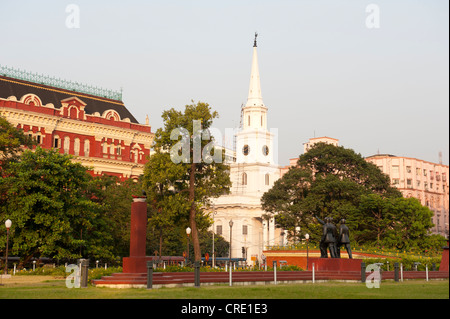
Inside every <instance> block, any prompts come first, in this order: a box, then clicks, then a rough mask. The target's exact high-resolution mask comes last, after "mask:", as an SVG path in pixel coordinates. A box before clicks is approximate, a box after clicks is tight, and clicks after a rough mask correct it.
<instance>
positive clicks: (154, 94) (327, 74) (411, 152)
mask: <svg viewBox="0 0 450 319" xmlns="http://www.w3.org/2000/svg"><path fill="white" fill-rule="evenodd" d="M71 3H73V4H76V5H78V7H79V8H80V28H77V29H69V28H67V27H66V24H65V21H66V18H67V16H68V15H69V13H66V11H65V9H66V6H67V5H68V4H71ZM370 3H374V4H377V5H378V7H379V8H380V28H378V29H369V28H367V27H366V23H365V21H366V18H367V16H368V14H369V13H366V6H367V5H369V4H370ZM448 9H449V8H448V1H445V0H434V1H430V0H427V1H425V0H423V1H413V0H409V1H401V0H396V1H363V0H358V1H356V0H353V1H351V0H332V1H325V0H323V1H320V0H309V1H300V0H297V1H293V0H292V1H288V0H284V1H283V0H281V1H280V0H278V1H249V0H239V1H237V0H236V1H233V0H231V1H220V2H219V1H200V0H198V1H188V0H178V1H175V0H174V1H167V0H166V1H162V0H161V1H136V0H135V1H77V0H73V1H20V0H17V1H2V2H0V15H1V19H0V64H1V65H7V66H13V67H17V68H21V69H25V70H28V71H33V72H39V73H44V74H48V75H54V76H57V77H60V78H65V79H69V80H74V81H79V82H84V83H88V84H93V85H97V86H101V87H105V88H109V89H116V90H119V89H120V88H121V87H122V88H123V99H124V102H125V105H126V106H127V108H128V109H129V110H130V111H131V112H132V113H133V115H134V116H135V117H136V118H137V120H138V121H139V122H141V123H144V122H145V115H146V114H148V115H149V118H150V124H151V125H152V127H153V130H154V131H156V129H157V128H158V127H161V125H162V120H161V113H162V111H163V110H165V109H167V108H170V107H175V108H178V109H182V108H183V107H184V105H185V104H188V103H190V100H191V99H194V100H195V101H204V102H208V103H209V104H210V105H211V106H212V107H213V109H215V110H217V111H218V112H219V114H220V119H218V120H217V121H216V122H215V126H216V127H217V128H219V129H220V130H222V131H223V132H224V129H225V128H227V127H235V126H237V125H238V124H239V115H240V106H241V104H242V103H244V102H245V101H246V98H247V93H248V84H249V77H250V67H251V64H250V63H251V54H252V44H253V34H254V32H255V31H258V33H259V37H258V57H259V68H260V76H261V87H262V95H263V99H264V102H265V104H266V106H268V108H269V112H268V126H269V127H272V128H278V132H279V140H278V142H279V146H278V148H279V156H278V158H279V163H280V164H282V165H286V164H287V163H288V160H289V158H293V157H297V156H298V155H299V154H302V153H303V143H304V142H307V141H308V139H309V138H311V137H314V134H315V136H316V137H318V136H324V135H326V136H330V137H334V138H337V139H339V140H340V143H341V145H343V146H345V147H348V148H352V149H354V150H355V151H356V152H358V153H361V154H362V155H363V156H370V155H373V154H376V153H377V152H378V151H379V152H380V153H389V154H394V155H398V156H408V157H415V158H419V159H423V160H427V161H431V162H438V161H439V158H438V153H439V151H442V153H443V162H444V164H446V165H448V163H449V93H448V92H449V91H448V85H449V80H448V79H449V73H448V72H449V71H448V70H449V64H448V61H449V42H448V36H449V34H448V30H449V15H448V11H449V10H448Z"/></svg>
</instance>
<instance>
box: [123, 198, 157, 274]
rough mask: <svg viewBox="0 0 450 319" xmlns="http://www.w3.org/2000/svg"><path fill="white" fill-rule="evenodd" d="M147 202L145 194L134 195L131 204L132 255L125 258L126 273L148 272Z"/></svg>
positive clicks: (124, 268)
mask: <svg viewBox="0 0 450 319" xmlns="http://www.w3.org/2000/svg"><path fill="white" fill-rule="evenodd" d="M146 240H147V202H146V197H145V196H133V203H132V204H131V228H130V257H124V258H123V272H124V273H145V272H147V263H146V262H147V260H151V257H146V256H145V254H146V251H145V250H146Z"/></svg>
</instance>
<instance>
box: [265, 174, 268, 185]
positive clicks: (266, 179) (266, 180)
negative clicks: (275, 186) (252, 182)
mask: <svg viewBox="0 0 450 319" xmlns="http://www.w3.org/2000/svg"><path fill="white" fill-rule="evenodd" d="M265 182H266V185H269V174H266V176H265Z"/></svg>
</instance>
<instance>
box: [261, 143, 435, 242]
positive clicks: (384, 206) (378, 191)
mask: <svg viewBox="0 0 450 319" xmlns="http://www.w3.org/2000/svg"><path fill="white" fill-rule="evenodd" d="M261 202H262V206H263V209H264V210H265V211H266V212H267V215H268V216H275V220H276V222H277V224H278V225H279V226H280V227H283V228H284V229H287V230H290V233H291V234H295V235H296V236H300V238H303V236H304V235H305V234H306V233H309V234H310V235H311V240H313V241H318V240H319V239H320V234H321V225H320V224H318V223H317V221H316V220H315V219H314V218H313V217H314V216H318V217H320V218H321V219H323V218H324V217H331V218H332V219H333V221H334V222H335V223H337V222H339V221H340V220H341V219H345V220H346V223H347V224H348V227H349V228H350V229H351V236H352V239H353V240H356V241H357V242H361V243H363V242H364V243H377V244H386V245H389V246H391V247H397V248H400V247H406V246H405V245H408V244H405V243H404V242H405V241H419V240H423V239H424V238H425V236H428V235H429V234H428V232H429V229H430V228H431V227H432V226H433V225H432V223H431V216H432V212H431V210H429V209H428V208H427V207H423V206H422V205H420V202H419V201H418V200H416V199H405V198H403V197H402V194H401V192H400V191H399V190H398V189H396V188H395V187H393V186H391V185H390V178H389V176H387V175H385V174H383V173H382V172H381V171H380V170H379V169H378V168H377V167H376V166H375V165H374V164H372V163H369V162H367V161H366V160H365V159H364V158H363V157H362V156H361V155H360V154H357V153H355V152H354V151H353V150H351V149H346V148H344V147H342V146H334V145H331V144H326V143H317V144H315V145H314V146H313V147H312V148H311V149H310V150H309V151H308V152H307V153H305V154H303V155H301V156H300V157H299V160H298V162H297V165H296V166H294V167H291V168H290V169H289V171H288V172H287V173H286V174H285V175H284V176H283V177H282V178H280V179H279V180H277V181H276V182H275V184H274V186H273V187H272V189H270V190H269V191H268V192H266V193H265V194H264V195H263V196H262V199H261ZM295 227H300V228H301V232H300V233H295V231H294V229H295ZM427 238H428V237H427Z"/></svg>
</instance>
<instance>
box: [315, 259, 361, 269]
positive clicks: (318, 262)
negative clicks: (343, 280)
mask: <svg viewBox="0 0 450 319" xmlns="http://www.w3.org/2000/svg"><path fill="white" fill-rule="evenodd" d="M361 262H362V260H361V259H344V258H317V257H312V258H309V260H308V264H309V267H308V269H309V270H312V264H313V263H314V268H315V269H316V270H319V271H361Z"/></svg>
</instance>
